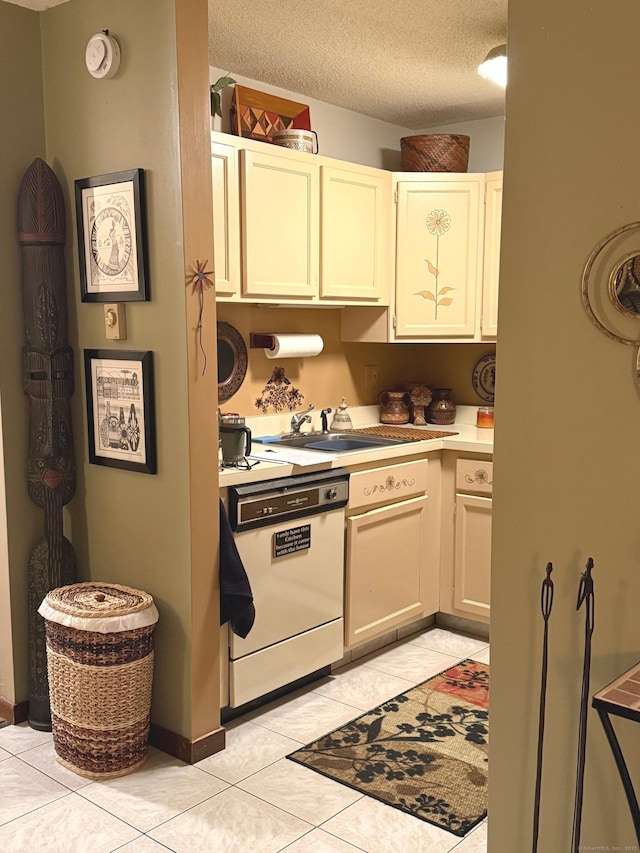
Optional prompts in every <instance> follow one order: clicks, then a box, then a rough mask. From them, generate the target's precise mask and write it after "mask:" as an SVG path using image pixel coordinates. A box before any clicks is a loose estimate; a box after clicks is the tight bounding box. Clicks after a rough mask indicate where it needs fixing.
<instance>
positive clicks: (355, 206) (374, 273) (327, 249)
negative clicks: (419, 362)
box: [320, 165, 391, 304]
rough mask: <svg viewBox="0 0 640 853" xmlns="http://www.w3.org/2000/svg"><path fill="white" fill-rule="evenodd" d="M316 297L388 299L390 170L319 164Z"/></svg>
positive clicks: (389, 275)
mask: <svg viewBox="0 0 640 853" xmlns="http://www.w3.org/2000/svg"><path fill="white" fill-rule="evenodd" d="M320 182H321V189H320V247H321V248H320V297H321V298H322V299H337V300H340V299H343V298H346V299H349V300H351V299H353V300H367V301H373V302H379V303H380V304H382V303H383V302H384V301H385V300H386V301H387V302H388V298H389V288H390V283H391V246H390V242H391V173H390V172H383V171H382V170H380V169H364V168H363V169H358V167H345V168H337V167H336V166H326V165H323V166H321V177H320Z"/></svg>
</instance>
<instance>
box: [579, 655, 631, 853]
mask: <svg viewBox="0 0 640 853" xmlns="http://www.w3.org/2000/svg"><path fill="white" fill-rule="evenodd" d="M591 704H592V706H593V707H594V708H595V709H596V711H597V712H598V715H599V717H600V722H601V723H602V727H603V729H604V733H605V735H606V736H607V740H608V741H609V746H610V747H611V752H612V753H613V757H614V759H615V762H616V766H617V768H618V773H619V774H620V779H621V780H622V787H623V788H624V792H625V795H626V797H627V802H628V803H629V809H630V811H631V818H632V820H633V826H634V829H635V831H636V838H637V839H638V844H639V845H640V808H638V799H637V797H636V793H635V791H634V789H633V784H632V782H631V777H630V776H629V771H628V770H627V765H626V762H625V760H624V756H623V754H622V749H621V748H620V744H619V743H618V738H617V737H616V733H615V731H614V729H613V723H612V722H611V719H610V717H611V716H616V717H625V718H626V719H627V720H635V721H636V722H640V663H636V664H635V665H634V666H632V667H631V669H628V670H627V671H626V672H624V673H623V674H622V675H620V676H618V678H616V679H615V680H614V681H612V682H611V684H607V686H606V687H604V688H603V689H602V690H600V691H599V692H598V693H596V694H595V695H594V696H593V699H592V702H591Z"/></svg>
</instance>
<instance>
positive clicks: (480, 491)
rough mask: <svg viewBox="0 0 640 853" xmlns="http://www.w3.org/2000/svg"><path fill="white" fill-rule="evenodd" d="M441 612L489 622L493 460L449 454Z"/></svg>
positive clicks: (445, 475) (445, 471)
mask: <svg viewBox="0 0 640 853" xmlns="http://www.w3.org/2000/svg"><path fill="white" fill-rule="evenodd" d="M445 457H447V458H446V459H445V462H444V464H443V478H442V480H443V481H442V487H443V501H442V509H443V513H442V524H443V527H442V568H441V579H440V580H441V591H440V610H442V611H443V612H444V613H450V614H453V615H456V616H463V617H467V618H472V619H476V620H478V619H479V620H480V621H482V622H488V621H489V613H490V604H491V510H492V491H493V463H492V462H491V461H490V460H489V459H487V458H475V459H474V458H467V457H462V458H461V457H458V456H457V455H456V454H446V453H445Z"/></svg>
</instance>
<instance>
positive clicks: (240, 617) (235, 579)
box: [220, 501, 256, 638]
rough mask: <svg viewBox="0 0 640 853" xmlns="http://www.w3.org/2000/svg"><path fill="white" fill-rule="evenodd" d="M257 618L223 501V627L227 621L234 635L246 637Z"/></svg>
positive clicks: (221, 597) (221, 514)
mask: <svg viewBox="0 0 640 853" xmlns="http://www.w3.org/2000/svg"><path fill="white" fill-rule="evenodd" d="M255 618H256V611H255V607H254V606H253V593H252V592H251V584H250V583H249V578H248V577H247V573H246V571H245V568H244V566H243V565H242V560H241V559H240V554H238V549H237V548H236V543H235V542H234V539H233V533H232V532H231V526H230V524H229V519H228V518H227V513H226V511H225V508H224V504H223V503H222V501H220V624H221V625H224V623H225V622H228V623H229V625H230V626H231V630H232V631H233V633H234V634H237V635H238V636H239V637H242V638H244V637H246V636H247V634H248V633H249V631H250V630H251V628H252V627H253V623H254V621H255Z"/></svg>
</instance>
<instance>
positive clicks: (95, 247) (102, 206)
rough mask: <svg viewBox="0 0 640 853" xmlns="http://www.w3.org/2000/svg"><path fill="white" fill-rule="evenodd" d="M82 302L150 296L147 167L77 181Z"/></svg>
mask: <svg viewBox="0 0 640 853" xmlns="http://www.w3.org/2000/svg"><path fill="white" fill-rule="evenodd" d="M75 193H76V221H77V227H78V255H79V262H80V292H81V294H82V301H83V302H141V301H146V300H148V299H149V280H148V272H147V266H148V262H147V234H146V231H147V227H146V212H145V197H144V196H145V194H144V170H143V169H129V170H127V171H125V172H113V173H112V174H110V175H96V176H95V177H92V178H81V179H79V180H77V181H76V182H75Z"/></svg>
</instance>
